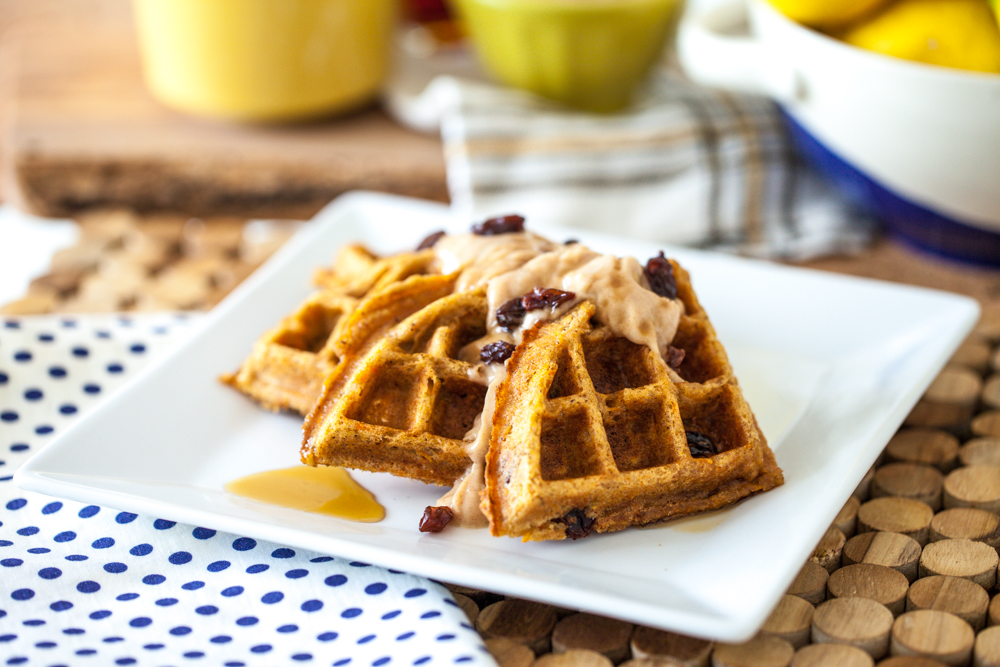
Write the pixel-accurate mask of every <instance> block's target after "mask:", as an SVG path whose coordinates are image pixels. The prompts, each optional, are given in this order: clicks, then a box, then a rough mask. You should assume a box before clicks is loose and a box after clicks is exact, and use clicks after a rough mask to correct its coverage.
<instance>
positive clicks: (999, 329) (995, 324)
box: [972, 304, 1000, 343]
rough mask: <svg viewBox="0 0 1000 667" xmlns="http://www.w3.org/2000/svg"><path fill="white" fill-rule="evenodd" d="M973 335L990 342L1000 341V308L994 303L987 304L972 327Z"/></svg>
mask: <svg viewBox="0 0 1000 667" xmlns="http://www.w3.org/2000/svg"><path fill="white" fill-rule="evenodd" d="M972 335H974V336H978V337H980V338H982V339H984V340H986V341H987V342H990V343H997V342H1000V308H997V307H996V306H995V305H994V304H987V305H986V307H985V308H983V313H982V315H980V316H979V321H978V322H976V326H975V327H973V329H972Z"/></svg>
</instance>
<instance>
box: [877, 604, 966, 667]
mask: <svg viewBox="0 0 1000 667" xmlns="http://www.w3.org/2000/svg"><path fill="white" fill-rule="evenodd" d="M975 636H976V635H975V633H974V632H973V631H972V626H970V625H969V624H968V623H966V622H965V621H963V620H962V619H960V618H959V617H958V616H954V615H952V614H949V613H947V612H943V611H935V610H933V609H922V610H920V611H908V612H906V613H905V614H903V615H902V616H900V617H899V618H897V619H896V622H895V623H894V624H893V626H892V645H891V649H890V650H891V651H892V654H893V655H919V656H923V657H926V658H933V659H934V660H940V661H941V662H943V663H944V664H946V665H952V666H953V667H960V666H962V665H967V664H968V663H969V658H970V657H971V656H972V645H973V642H974V641H975Z"/></svg>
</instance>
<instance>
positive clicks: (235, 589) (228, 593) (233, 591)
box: [222, 586, 243, 598]
mask: <svg viewBox="0 0 1000 667" xmlns="http://www.w3.org/2000/svg"><path fill="white" fill-rule="evenodd" d="M242 592H243V587H242V586H230V587H229V588H226V589H224V590H223V591H222V595H223V596H225V597H227V598H231V597H235V596H237V595H239V594H240V593H242Z"/></svg>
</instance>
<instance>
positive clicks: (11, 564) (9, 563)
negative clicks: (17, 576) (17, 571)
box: [0, 558, 24, 567]
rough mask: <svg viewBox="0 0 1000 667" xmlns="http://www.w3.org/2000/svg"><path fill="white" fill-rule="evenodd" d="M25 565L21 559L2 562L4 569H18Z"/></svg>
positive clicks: (9, 559)
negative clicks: (19, 566)
mask: <svg viewBox="0 0 1000 667" xmlns="http://www.w3.org/2000/svg"><path fill="white" fill-rule="evenodd" d="M23 563H24V561H23V560H21V559H20V558H4V559H3V560H0V565H3V566H4V567H17V566H18V565H22V564H23Z"/></svg>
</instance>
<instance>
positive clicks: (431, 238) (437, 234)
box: [417, 229, 444, 250]
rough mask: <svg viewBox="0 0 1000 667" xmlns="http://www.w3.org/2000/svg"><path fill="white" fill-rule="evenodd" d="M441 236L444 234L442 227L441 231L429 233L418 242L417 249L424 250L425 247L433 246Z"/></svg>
mask: <svg viewBox="0 0 1000 667" xmlns="http://www.w3.org/2000/svg"><path fill="white" fill-rule="evenodd" d="M442 236H444V230H443V229H442V230H441V231H438V232H434V233H433V234H431V235H430V236H428V237H427V238H425V239H424V240H423V241H421V242H420V245H418V246H417V250H426V249H427V248H433V247H434V244H435V243H437V242H438V241H440V240H441V237H442Z"/></svg>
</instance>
